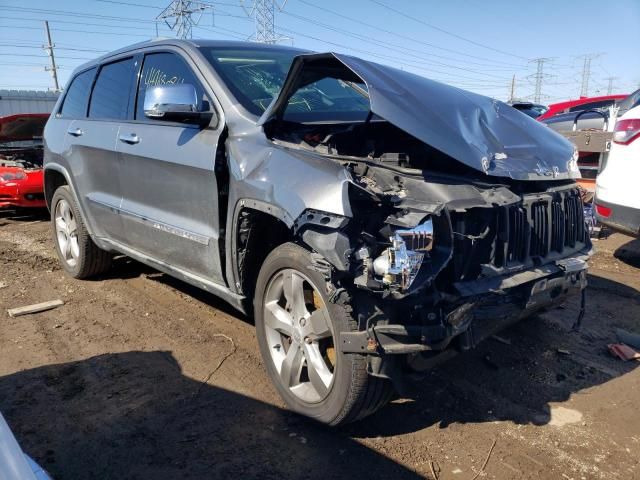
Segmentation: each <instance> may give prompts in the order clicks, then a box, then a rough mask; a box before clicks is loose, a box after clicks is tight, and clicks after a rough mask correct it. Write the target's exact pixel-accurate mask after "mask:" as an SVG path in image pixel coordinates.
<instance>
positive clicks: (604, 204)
mask: <svg viewBox="0 0 640 480" xmlns="http://www.w3.org/2000/svg"><path fill="white" fill-rule="evenodd" d="M639 182H640V106H637V107H634V108H632V109H631V110H629V111H628V112H626V113H625V114H624V115H623V116H621V117H620V118H618V121H617V122H616V125H615V129H614V134H613V142H612V144H611V151H610V152H609V156H608V158H607V159H606V161H605V162H604V163H603V165H602V168H601V171H600V174H599V175H598V179H597V181H596V199H595V205H596V217H597V218H598V220H599V221H600V222H602V223H603V224H605V225H607V226H609V227H611V228H612V229H614V230H618V231H620V232H624V233H627V234H630V235H633V236H636V237H640V192H638V188H639V187H640V184H639Z"/></svg>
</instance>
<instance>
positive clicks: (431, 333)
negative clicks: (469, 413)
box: [340, 252, 590, 373]
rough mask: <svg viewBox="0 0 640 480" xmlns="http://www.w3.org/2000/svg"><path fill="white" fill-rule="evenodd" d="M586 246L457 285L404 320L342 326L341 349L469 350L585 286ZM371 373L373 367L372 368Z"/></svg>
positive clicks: (378, 353)
mask: <svg viewBox="0 0 640 480" xmlns="http://www.w3.org/2000/svg"><path fill="white" fill-rule="evenodd" d="M589 254H590V252H588V253H586V254H578V255H575V256H572V257H568V258H565V259H562V260H558V261H556V262H555V263H553V264H549V265H545V266H542V267H539V268H535V269H532V270H527V271H523V272H518V273H515V274H512V275H504V276H502V277H494V278H490V279H485V280H476V281H472V282H460V283H459V284H457V285H456V287H457V289H458V290H459V292H460V298H459V299H458V300H457V301H456V302H455V303H454V304H452V305H449V306H447V307H442V308H441V309H439V313H438V314H434V312H433V311H430V312H429V314H428V315H425V314H424V313H423V312H422V311H421V310H422V309H421V308H420V307H421V306H420V305H419V304H418V305H416V306H415V307H414V309H413V315H412V316H411V318H410V319H409V320H408V321H407V323H405V324H376V325H372V326H370V327H368V328H367V329H366V330H364V331H360V332H342V333H341V335H340V349H341V350H342V352H344V353H366V354H371V355H374V356H382V355H405V354H413V353H419V352H428V351H431V352H439V351H444V350H447V349H451V348H453V349H456V350H467V349H470V348H473V347H474V346H475V345H477V344H478V343H479V342H480V341H482V340H483V339H485V338H487V337H488V336H490V335H493V334H494V333H496V332H498V331H499V330H501V329H503V328H505V327H507V326H508V325H510V324H512V323H514V322H516V321H518V320H521V319H523V318H526V317H528V316H530V315H532V314H533V313H535V312H537V311H539V310H541V309H543V308H547V307H550V306H553V305H557V304H560V303H562V302H563V301H564V300H565V299H566V297H567V296H569V295H573V294H576V293H579V292H580V291H582V290H583V289H584V288H586V286H587V267H588V265H587V260H588V258H589ZM374 373H375V372H374Z"/></svg>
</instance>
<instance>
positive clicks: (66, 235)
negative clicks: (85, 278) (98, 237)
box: [54, 199, 80, 267]
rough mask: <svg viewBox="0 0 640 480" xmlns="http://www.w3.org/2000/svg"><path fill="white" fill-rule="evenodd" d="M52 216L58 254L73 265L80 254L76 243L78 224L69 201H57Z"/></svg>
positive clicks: (68, 263)
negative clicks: (53, 215)
mask: <svg viewBox="0 0 640 480" xmlns="http://www.w3.org/2000/svg"><path fill="white" fill-rule="evenodd" d="M54 218H55V226H56V238H57V241H58V249H59V250H60V255H61V256H62V259H63V260H64V262H65V263H66V264H67V265H69V266H70V267H75V266H76V264H77V263H78V257H79V256H80V245H79V243H78V224H77V222H76V219H75V216H74V214H73V210H72V209H71V206H70V205H69V202H67V201H66V200H64V199H62V200H60V201H59V202H58V204H57V205H56V211H55V217H54Z"/></svg>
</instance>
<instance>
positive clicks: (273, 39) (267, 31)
mask: <svg viewBox="0 0 640 480" xmlns="http://www.w3.org/2000/svg"><path fill="white" fill-rule="evenodd" d="M286 4H287V0H284V2H282V5H280V4H279V3H278V2H277V0H251V5H249V6H247V5H246V4H245V0H240V5H241V6H242V8H244V11H245V13H246V14H247V16H248V17H249V18H252V19H253V21H254V22H255V26H256V31H255V33H254V34H253V35H252V38H253V40H254V41H256V42H260V43H277V42H279V41H282V40H287V39H288V38H289V37H285V36H283V35H279V34H277V33H276V25H275V20H276V9H277V10H279V11H282V10H284V6H285V5H286Z"/></svg>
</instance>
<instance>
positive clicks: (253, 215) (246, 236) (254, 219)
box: [235, 208, 293, 301]
mask: <svg viewBox="0 0 640 480" xmlns="http://www.w3.org/2000/svg"><path fill="white" fill-rule="evenodd" d="M236 235H237V237H236V240H237V242H236V245H237V247H236V253H235V255H236V265H237V269H238V271H237V273H238V275H237V277H236V278H237V279H238V282H239V285H238V286H239V287H240V289H241V291H242V293H243V294H244V295H245V296H246V297H247V299H248V300H250V301H252V300H253V294H254V292H255V287H256V282H257V280H258V274H259V273H260V268H261V267H262V264H263V263H264V260H265V259H266V258H267V255H269V253H271V251H272V250H273V249H274V248H276V247H278V246H279V245H282V244H283V243H286V242H289V241H292V240H293V233H292V232H291V230H290V229H289V228H288V227H287V225H286V224H285V223H284V222H283V221H281V220H278V219H277V218H275V217H273V216H271V215H269V214H267V213H264V212H261V211H258V210H254V209H251V208H244V209H243V210H242V211H241V212H240V214H239V215H238V223H237V225H236Z"/></svg>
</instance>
